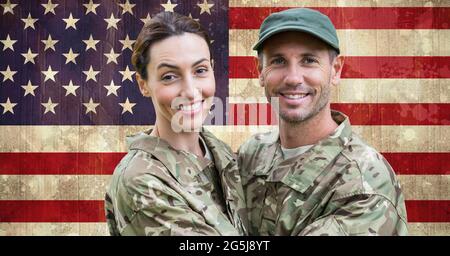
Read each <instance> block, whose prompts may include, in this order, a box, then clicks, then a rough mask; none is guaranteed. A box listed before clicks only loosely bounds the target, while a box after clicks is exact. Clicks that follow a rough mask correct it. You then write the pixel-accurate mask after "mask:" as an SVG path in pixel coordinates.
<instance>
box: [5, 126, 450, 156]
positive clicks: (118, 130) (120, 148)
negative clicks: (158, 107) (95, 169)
mask: <svg viewBox="0 0 450 256" xmlns="http://www.w3.org/2000/svg"><path fill="white" fill-rule="evenodd" d="M350 121H351V120H350ZM149 127H150V126H80V127H76V126H43V125H42V126H41V125H39V126H0V152H126V151H127V148H126V144H125V135H127V134H133V133H136V132H137V131H142V130H146V129H148V128H149ZM206 128H207V129H208V130H210V131H211V132H212V133H214V134H215V135H216V136H217V137H218V138H219V139H221V140H223V141H224V142H225V143H227V144H228V145H230V146H231V148H232V149H233V150H237V148H238V147H239V146H240V145H241V144H242V143H243V142H244V141H245V140H247V139H248V138H249V137H250V136H251V135H252V134H255V133H258V132H265V131H270V130H271V129H274V128H275V127H273V126H256V125H251V126H206ZM352 129H353V131H354V132H356V133H357V134H360V135H361V136H362V137H363V138H364V139H365V141H366V142H367V143H369V144H370V145H372V146H373V147H374V148H376V149H377V150H378V151H380V152H449V151H450V144H449V143H448V140H447V139H446V138H450V126H448V125H447V126H443V125H442V126H439V125H436V126H432V125H430V126H413V125H411V126H409V125H408V126H401V125H386V126H384V125H370V126H357V125H354V126H352ZM11 134H14V138H11Z"/></svg>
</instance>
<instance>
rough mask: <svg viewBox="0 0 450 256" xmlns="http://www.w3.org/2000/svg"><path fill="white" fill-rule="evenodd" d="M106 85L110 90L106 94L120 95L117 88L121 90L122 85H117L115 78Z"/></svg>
mask: <svg viewBox="0 0 450 256" xmlns="http://www.w3.org/2000/svg"><path fill="white" fill-rule="evenodd" d="M104 87H105V88H106V90H108V92H107V93H106V96H109V95H110V94H114V95H116V96H118V95H117V90H119V88H120V85H115V84H114V81H113V80H111V83H110V84H109V85H104Z"/></svg>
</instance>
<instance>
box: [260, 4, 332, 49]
mask: <svg viewBox="0 0 450 256" xmlns="http://www.w3.org/2000/svg"><path fill="white" fill-rule="evenodd" d="M286 31H299V32H305V33H308V34H311V35H313V36H315V37H318V38H319V39H321V40H322V41H324V42H325V43H327V44H328V45H330V46H331V47H333V48H334V49H336V50H337V52H338V53H339V52H340V50H339V39H338V37H337V33H336V28H335V27H334V25H333V23H331V21H330V19H329V18H328V17H327V16H326V15H324V14H322V13H321V12H318V11H315V10H312V9H308V8H294V9H288V10H285V11H281V12H276V13H272V14H271V15H269V16H268V17H267V18H266V19H265V20H264V21H263V23H262V24H261V27H260V29H259V40H258V42H257V43H256V44H255V46H253V50H256V51H259V50H260V48H261V46H262V44H263V43H264V41H266V40H267V39H268V38H270V37H271V36H273V35H275V34H278V33H281V32H286Z"/></svg>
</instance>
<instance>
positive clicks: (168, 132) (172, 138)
mask: <svg viewBox="0 0 450 256" xmlns="http://www.w3.org/2000/svg"><path fill="white" fill-rule="evenodd" d="M151 135H153V136H157V137H160V138H161V139H163V140H165V141H167V142H168V143H169V145H170V146H172V147H173V148H175V149H178V150H184V151H187V152H191V153H193V154H195V155H198V156H203V152H202V149H201V147H200V142H199V133H198V132H174V131H173V130H172V127H171V126H170V123H168V122H164V121H160V120H158V119H157V120H156V122H155V128H154V129H153V131H152V133H151Z"/></svg>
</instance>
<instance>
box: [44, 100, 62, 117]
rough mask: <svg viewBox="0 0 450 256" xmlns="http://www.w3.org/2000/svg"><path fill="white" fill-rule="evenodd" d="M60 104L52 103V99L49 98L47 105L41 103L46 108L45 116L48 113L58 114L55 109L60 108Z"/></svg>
mask: <svg viewBox="0 0 450 256" xmlns="http://www.w3.org/2000/svg"><path fill="white" fill-rule="evenodd" d="M58 104H59V103H54V102H52V98H48V101H47V103H41V105H42V106H44V107H45V110H44V115H45V114H47V112H52V113H53V114H56V112H55V107H56V106H58Z"/></svg>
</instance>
